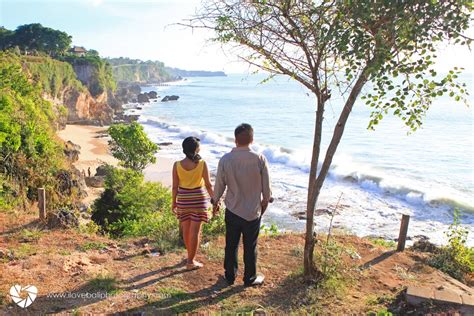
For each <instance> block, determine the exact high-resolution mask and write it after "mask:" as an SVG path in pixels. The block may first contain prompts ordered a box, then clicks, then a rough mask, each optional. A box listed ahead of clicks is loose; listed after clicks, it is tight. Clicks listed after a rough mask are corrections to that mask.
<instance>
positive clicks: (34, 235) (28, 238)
mask: <svg viewBox="0 0 474 316" xmlns="http://www.w3.org/2000/svg"><path fill="white" fill-rule="evenodd" d="M42 234H43V232H42V231H40V230H39V229H31V230H29V229H22V230H21V231H20V233H19V239H20V240H21V241H25V242H33V241H38V239H40V238H41V236H42Z"/></svg>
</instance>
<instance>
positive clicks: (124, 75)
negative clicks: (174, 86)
mask: <svg viewBox="0 0 474 316" xmlns="http://www.w3.org/2000/svg"><path fill="white" fill-rule="evenodd" d="M107 62H109V63H110V64H111V65H112V74H113V78H114V79H115V80H116V81H117V82H138V83H161V82H166V81H172V80H177V79H179V78H177V76H175V75H173V74H171V73H169V72H168V71H167V70H166V69H165V65H164V64H163V63H162V62H159V61H141V60H138V59H129V58H123V57H120V58H109V59H107Z"/></svg>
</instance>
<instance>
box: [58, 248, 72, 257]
mask: <svg viewBox="0 0 474 316" xmlns="http://www.w3.org/2000/svg"><path fill="white" fill-rule="evenodd" d="M58 254H59V255H61V256H70V255H71V252H70V251H69V250H65V249H60V250H59V251H58Z"/></svg>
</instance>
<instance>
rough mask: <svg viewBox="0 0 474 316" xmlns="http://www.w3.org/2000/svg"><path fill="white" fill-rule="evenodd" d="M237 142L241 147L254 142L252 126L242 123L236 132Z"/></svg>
mask: <svg viewBox="0 0 474 316" xmlns="http://www.w3.org/2000/svg"><path fill="white" fill-rule="evenodd" d="M234 136H235V141H236V142H237V144H239V145H243V146H245V145H248V144H250V143H251V142H252V141H253V128H252V126H250V124H247V123H242V124H240V125H239V126H237V128H236V129H235V131H234Z"/></svg>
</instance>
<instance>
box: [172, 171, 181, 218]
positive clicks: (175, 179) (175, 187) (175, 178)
mask: <svg viewBox="0 0 474 316" xmlns="http://www.w3.org/2000/svg"><path fill="white" fill-rule="evenodd" d="M177 164H178V162H175V163H174V165H173V187H172V188H173V189H172V192H173V199H172V204H171V208H172V209H171V210H172V211H173V212H175V208H176V196H177V195H178V186H179V178H178V170H177V169H176V168H177Z"/></svg>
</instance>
